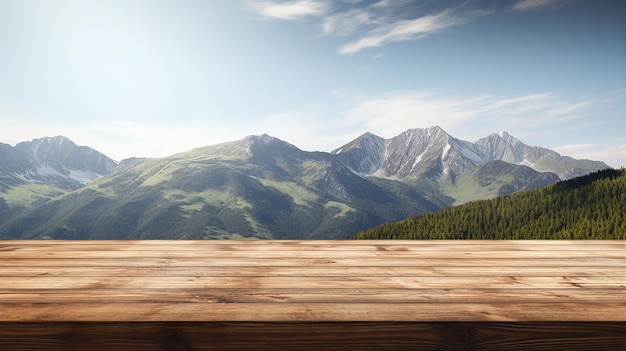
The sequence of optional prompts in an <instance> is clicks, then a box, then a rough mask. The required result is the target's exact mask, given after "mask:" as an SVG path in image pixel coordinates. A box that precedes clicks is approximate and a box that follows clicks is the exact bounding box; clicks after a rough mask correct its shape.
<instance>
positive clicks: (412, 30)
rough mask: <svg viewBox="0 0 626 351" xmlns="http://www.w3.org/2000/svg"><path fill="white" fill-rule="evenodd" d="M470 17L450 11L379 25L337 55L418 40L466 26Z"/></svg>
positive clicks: (342, 48)
mask: <svg viewBox="0 0 626 351" xmlns="http://www.w3.org/2000/svg"><path fill="white" fill-rule="evenodd" d="M470 17H471V16H468V15H464V16H459V15H455V14H454V13H453V12H452V11H450V10H444V11H441V12H439V13H437V14H435V15H428V16H423V17H420V18H415V19H411V20H400V21H397V22H394V23H389V24H384V25H380V26H378V27H377V28H375V29H373V30H371V31H370V32H368V33H367V34H366V35H365V36H364V37H362V38H360V39H358V40H356V41H353V42H351V43H348V44H346V45H344V46H342V47H341V48H340V49H339V53H341V54H353V53H356V52H358V51H361V50H363V49H366V48H372V47H379V46H382V45H385V44H387V43H391V42H398V41H406V40H415V39H420V38H423V37H425V36H427V35H429V34H432V33H436V32H441V31H444V30H446V29H448V28H451V27H455V26H460V25H463V24H466V23H467V22H469V21H470Z"/></svg>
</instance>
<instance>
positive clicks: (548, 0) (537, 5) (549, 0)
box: [513, 0, 567, 12]
mask: <svg viewBox="0 0 626 351" xmlns="http://www.w3.org/2000/svg"><path fill="white" fill-rule="evenodd" d="M565 1H567V0H521V1H518V2H517V3H516V4H515V5H513V10H515V11H520V12H530V11H536V10H540V9H544V8H548V7H552V6H555V5H558V4H560V3H564V2H565Z"/></svg>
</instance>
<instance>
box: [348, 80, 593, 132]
mask: <svg viewBox="0 0 626 351" xmlns="http://www.w3.org/2000/svg"><path fill="white" fill-rule="evenodd" d="M576 98H577V99H579V98H580V97H576ZM593 105H594V103H593V101H592V100H591V99H587V100H583V101H579V102H575V103H574V102H571V101H569V100H568V99H567V98H563V97H560V96H558V95H556V94H554V93H540V94H528V95H524V96H519V97H513V98H496V97H494V96H490V95H482V96H471V97H449V96H448V97H444V96H442V95H441V94H439V93H437V92H434V91H400V92H394V93H388V94H382V95H379V96H374V97H370V98H366V99H361V100H360V101H359V102H357V103H355V104H354V107H353V108H351V109H349V110H348V111H347V112H346V114H345V121H346V123H348V124H349V125H352V126H354V127H357V126H359V127H361V128H362V130H363V131H370V132H372V133H375V134H379V135H381V136H383V137H391V136H394V135H396V134H398V133H400V132H402V131H404V130H405V129H408V128H417V127H430V126H434V125H439V126H441V127H442V128H444V129H446V130H448V131H450V132H454V131H455V130H458V131H459V132H462V133H464V135H463V136H462V137H467V138H469V139H472V138H479V137H484V136H485V134H484V133H491V132H494V131H497V130H506V131H530V130H533V131H536V130H537V126H542V129H546V128H552V127H553V126H558V125H562V124H565V123H569V122H570V121H571V120H572V119H579V118H583V117H584V116H586V114H585V113H586V112H588V109H589V108H590V107H592V106H593ZM552 130H553V132H554V131H556V130H554V129H552ZM458 136H460V135H458ZM472 140H473V139H472Z"/></svg>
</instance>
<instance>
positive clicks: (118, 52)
mask: <svg viewBox="0 0 626 351" xmlns="http://www.w3.org/2000/svg"><path fill="white" fill-rule="evenodd" d="M625 13H626V9H625V2H624V1H623V0H596V1H588V0H514V1H505V0H480V1H479V0H476V1H472V0H469V1H456V0H455V1H452V0H377V1H366V0H334V1H333V0H286V1H279V0H267V1H265V0H250V1H248V0H241V1H239V0H228V1H227V0H176V1H173V0H171V1H164V0H133V1H128V0H106V1H105V0H91V1H81V0H55V1H48V0H0V123H1V125H2V127H1V128H0V142H3V143H7V144H15V143H17V142H20V141H25V140H30V139H33V138H39V137H44V136H55V135H64V136H66V137H68V138H70V139H72V140H73V141H74V142H76V143H77V144H79V145H88V146H91V147H93V148H95V149H97V150H99V151H101V152H103V153H104V154H106V155H108V156H110V157H112V158H114V159H116V160H121V159H124V158H127V157H131V156H138V157H159V156H167V155H170V154H173V153H176V152H181V151H186V150H189V149H191V148H194V147H198V146H205V145H213V144H217V143H220V142H225V141H232V140H237V139H240V138H243V137H245V136H247V135H250V134H262V133H267V134H270V135H272V136H275V137H278V138H280V139H283V140H285V141H287V142H290V143H292V144H294V145H296V146H298V147H299V148H301V149H304V150H309V151H314V150H315V151H330V150H332V149H334V148H337V147H339V146H341V145H343V144H345V143H347V142H348V141H350V140H352V139H353V138H355V137H357V136H358V135H360V134H362V133H364V132H366V131H369V132H372V133H374V134H377V135H380V136H382V137H385V138H390V137H393V136H395V135H397V134H398V133H400V132H402V131H404V130H406V129H409V128H423V127H430V126H433V125H440V126H441V127H443V128H444V129H445V130H446V131H448V132H449V133H450V134H452V135H453V136H456V137H458V138H461V139H464V140H468V141H476V140H477V139H479V138H481V137H484V136H487V135H488V134H490V133H493V132H498V131H508V132H509V133H510V134H512V135H513V136H515V137H517V138H518V139H520V140H522V141H523V142H525V143H526V144H529V145H540V146H544V147H548V148H551V149H554V150H556V151H558V152H560V153H562V154H564V155H569V156H573V157H576V158H589V159H594V160H602V161H605V162H607V163H608V164H609V165H610V166H613V167H619V166H623V165H626V92H625V79H626V78H625V77H626V70H625V62H626V58H625V52H626V48H625V45H626V44H625V43H626V38H625V32H626V25H625V16H626V15H625Z"/></svg>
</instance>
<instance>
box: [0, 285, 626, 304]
mask: <svg viewBox="0 0 626 351" xmlns="http://www.w3.org/2000/svg"><path fill="white" fill-rule="evenodd" d="M33 301H35V302H37V303H66V304H72V303H103V304H105V303H134V302H154V303H156V302H159V301H167V302H172V303H197V302H201V303H262V302H265V303H267V302H283V303H355V302H358V303H397V302H399V301H401V302H403V303H428V302H436V303H448V302H449V303H465V302H476V303H504V302H510V301H515V302H517V303H534V302H540V303H552V304H559V303H563V302H574V303H585V302H589V303H614V304H618V305H619V304H622V303H624V302H626V291H625V290H624V289H614V288H613V289H606V288H604V289H601V288H595V289H567V288H566V289H554V288H553V289H526V290H520V289H513V288H501V289H469V288H454V289H432V288H427V289H412V290H407V289H380V288H378V289H332V288H321V289H306V288H296V289H278V288H269V289H268V288H254V289H242V288H199V289H190V288H158V289H147V288H133V289H107V288H98V289H67V288H61V289H52V288H51V289H37V290H24V289H1V290H0V302H2V303H29V302H33Z"/></svg>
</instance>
